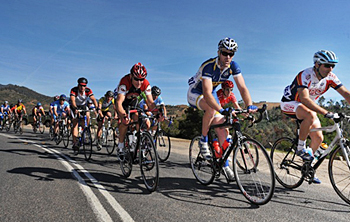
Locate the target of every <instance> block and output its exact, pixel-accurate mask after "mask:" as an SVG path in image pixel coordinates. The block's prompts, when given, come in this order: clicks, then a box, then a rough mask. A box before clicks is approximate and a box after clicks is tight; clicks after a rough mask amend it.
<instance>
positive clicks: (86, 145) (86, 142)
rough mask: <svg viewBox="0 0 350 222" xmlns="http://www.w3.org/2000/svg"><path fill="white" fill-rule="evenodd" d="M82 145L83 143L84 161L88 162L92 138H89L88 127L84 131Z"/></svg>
mask: <svg viewBox="0 0 350 222" xmlns="http://www.w3.org/2000/svg"><path fill="white" fill-rule="evenodd" d="M82 143H83V150H84V156H85V160H90V158H91V154H92V138H91V131H90V127H86V128H85V129H84V131H83V138H82Z"/></svg>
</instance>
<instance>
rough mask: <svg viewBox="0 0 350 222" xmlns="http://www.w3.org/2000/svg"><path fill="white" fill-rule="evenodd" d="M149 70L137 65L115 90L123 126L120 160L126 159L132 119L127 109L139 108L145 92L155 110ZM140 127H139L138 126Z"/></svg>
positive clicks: (133, 116)
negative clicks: (141, 97) (125, 141)
mask: <svg viewBox="0 0 350 222" xmlns="http://www.w3.org/2000/svg"><path fill="white" fill-rule="evenodd" d="M146 76H147V70H146V68H145V66H144V65H142V64H141V63H136V64H135V65H133V66H132V68H131V69H130V73H129V74H127V75H125V76H124V77H123V78H122V79H121V80H120V83H119V85H118V87H117V88H116V89H115V90H114V95H117V99H116V102H115V106H116V110H117V112H118V116H119V118H121V124H119V144H118V149H119V159H121V160H123V159H124V139H125V135H126V132H127V130H128V124H129V123H130V119H129V118H128V114H127V113H126V110H127V108H128V107H129V106H130V107H132V108H134V107H136V106H137V102H138V101H137V97H138V96H139V95H140V94H141V92H145V94H146V98H147V100H146V101H147V104H148V106H149V107H150V108H151V109H153V108H155V104H154V102H153V98H152V94H151V86H150V84H149V82H148V80H147V79H146ZM132 119H133V121H137V119H138V114H137V113H135V114H133V115H132ZM137 127H138V126H137Z"/></svg>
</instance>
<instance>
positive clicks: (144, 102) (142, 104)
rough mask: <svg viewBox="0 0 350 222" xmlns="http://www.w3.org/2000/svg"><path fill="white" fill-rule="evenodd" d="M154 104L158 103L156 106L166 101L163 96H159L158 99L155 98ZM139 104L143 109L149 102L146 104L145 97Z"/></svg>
mask: <svg viewBox="0 0 350 222" xmlns="http://www.w3.org/2000/svg"><path fill="white" fill-rule="evenodd" d="M154 104H156V106H160V105H164V101H163V99H162V97H161V96H158V98H157V99H156V100H154ZM139 105H140V107H141V108H142V109H143V107H144V105H147V104H146V101H145V100H144V99H142V100H141V101H140V103H139Z"/></svg>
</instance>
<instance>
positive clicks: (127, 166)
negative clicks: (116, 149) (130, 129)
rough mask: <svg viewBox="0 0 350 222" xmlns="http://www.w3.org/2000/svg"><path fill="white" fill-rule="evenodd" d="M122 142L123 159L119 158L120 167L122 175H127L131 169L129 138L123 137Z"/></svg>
mask: <svg viewBox="0 0 350 222" xmlns="http://www.w3.org/2000/svg"><path fill="white" fill-rule="evenodd" d="M124 144H125V148H124V149H125V151H124V159H122V160H120V169H121V170H122V173H123V175H124V177H129V176H130V174H131V171H132V156H131V153H130V147H129V139H128V137H127V136H126V137H125V140H124Z"/></svg>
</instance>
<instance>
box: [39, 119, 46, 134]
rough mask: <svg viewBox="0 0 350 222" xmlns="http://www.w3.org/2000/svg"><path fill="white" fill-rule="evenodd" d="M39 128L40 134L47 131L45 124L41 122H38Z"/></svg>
mask: <svg viewBox="0 0 350 222" xmlns="http://www.w3.org/2000/svg"><path fill="white" fill-rule="evenodd" d="M38 130H39V132H40V134H43V133H44V132H45V126H44V125H43V124H42V123H41V122H40V123H39V124H38Z"/></svg>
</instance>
